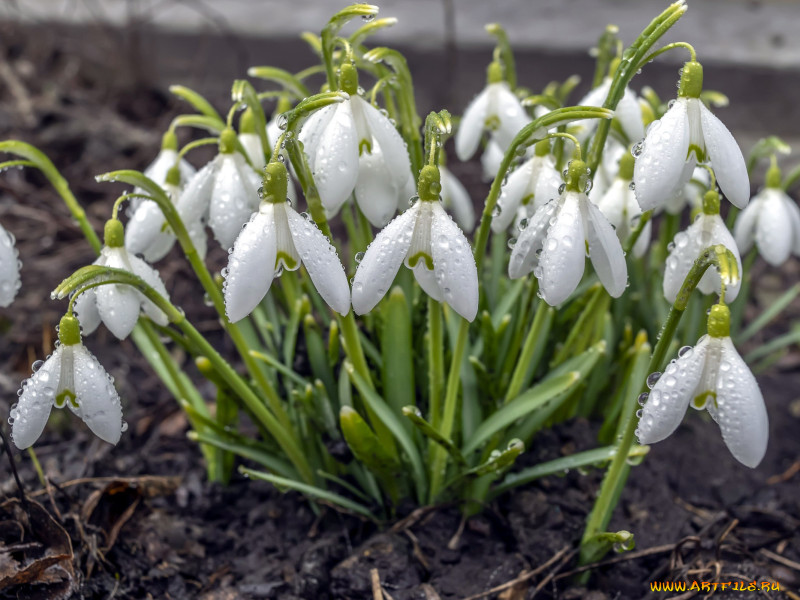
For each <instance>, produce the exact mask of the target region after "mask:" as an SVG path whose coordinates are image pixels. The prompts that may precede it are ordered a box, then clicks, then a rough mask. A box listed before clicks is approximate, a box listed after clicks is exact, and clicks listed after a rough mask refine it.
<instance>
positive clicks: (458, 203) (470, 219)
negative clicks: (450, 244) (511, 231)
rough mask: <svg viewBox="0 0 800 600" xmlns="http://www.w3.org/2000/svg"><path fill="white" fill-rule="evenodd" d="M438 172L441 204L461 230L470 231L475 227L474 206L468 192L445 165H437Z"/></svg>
mask: <svg viewBox="0 0 800 600" xmlns="http://www.w3.org/2000/svg"><path fill="white" fill-rule="evenodd" d="M439 173H440V174H441V176H442V205H443V206H444V207H445V208H447V209H449V210H450V212H452V213H453V217H455V220H456V223H458V226H459V227H460V228H461V229H462V230H464V231H466V232H467V233H469V232H471V231H472V230H473V229H474V228H475V207H474V206H473V205H472V198H470V197H469V192H467V190H466V188H465V187H464V186H463V185H462V184H461V182H460V181H459V180H458V178H457V177H456V176H455V175H453V173H451V172H450V169H448V168H447V167H446V166H444V165H439ZM412 195H413V192H412Z"/></svg>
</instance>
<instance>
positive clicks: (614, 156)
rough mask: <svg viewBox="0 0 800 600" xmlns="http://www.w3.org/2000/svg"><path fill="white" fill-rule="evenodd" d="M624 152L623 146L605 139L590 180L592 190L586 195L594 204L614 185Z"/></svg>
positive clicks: (612, 140) (625, 150)
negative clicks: (600, 155)
mask: <svg viewBox="0 0 800 600" xmlns="http://www.w3.org/2000/svg"><path fill="white" fill-rule="evenodd" d="M626 152H627V149H626V148H625V146H623V145H622V144H620V143H619V142H617V141H615V140H614V139H613V138H612V137H611V136H609V137H608V138H607V139H606V145H605V147H604V148H603V156H602V158H601V160H600V164H599V165H598V167H597V171H596V172H595V174H594V179H592V189H591V190H589V192H588V193H587V194H586V195H587V196H589V199H590V200H591V201H592V202H594V203H595V204H598V203H599V202H600V199H601V198H602V197H603V196H604V195H605V193H606V192H607V191H608V188H610V187H611V184H612V183H614V179H615V178H616V177H617V175H618V174H619V162H620V160H622V156H623V155H624V154H625V153H626Z"/></svg>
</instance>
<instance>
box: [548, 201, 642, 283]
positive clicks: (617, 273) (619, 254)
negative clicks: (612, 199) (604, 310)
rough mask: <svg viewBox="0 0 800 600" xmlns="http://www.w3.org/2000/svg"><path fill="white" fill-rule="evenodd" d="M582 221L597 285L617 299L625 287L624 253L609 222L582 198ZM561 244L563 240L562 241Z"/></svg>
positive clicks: (625, 266)
mask: <svg viewBox="0 0 800 600" xmlns="http://www.w3.org/2000/svg"><path fill="white" fill-rule="evenodd" d="M582 204H583V207H584V209H585V210H586V214H585V215H584V220H585V222H586V233H587V236H588V241H589V258H591V260H592V265H593V266H594V270H595V271H596V272H597V276H598V277H599V278H600V283H602V284H603V287H605V288H606V290H607V291H608V293H609V294H611V296H612V297H613V298H619V297H620V296H621V295H622V293H623V292H624V291H625V288H626V287H627V285H628V264H627V263H626V262H625V253H624V252H623V250H622V245H621V244H620V242H619V238H618V237H617V234H616V232H615V231H614V228H613V227H611V223H609V222H608V220H607V219H606V218H605V217H604V216H603V213H602V212H600V209H599V208H597V207H596V206H595V205H594V204H593V203H592V202H591V200H589V199H588V198H586V197H584V198H583V199H582ZM562 243H563V241H562Z"/></svg>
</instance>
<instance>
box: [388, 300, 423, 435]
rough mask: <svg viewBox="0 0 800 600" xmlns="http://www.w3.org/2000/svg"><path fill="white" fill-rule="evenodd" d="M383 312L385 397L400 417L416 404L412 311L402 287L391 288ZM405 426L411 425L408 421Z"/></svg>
mask: <svg viewBox="0 0 800 600" xmlns="http://www.w3.org/2000/svg"><path fill="white" fill-rule="evenodd" d="M381 313H382V316H383V327H382V328H381V354H382V356H383V369H382V371H383V395H384V398H385V399H386V402H387V404H388V405H389V406H390V407H391V408H392V409H393V410H394V411H395V413H396V414H398V415H399V414H400V412H401V411H402V410H403V407H404V406H406V405H408V404H414V401H415V397H416V394H415V387H414V358H413V351H414V349H413V347H412V336H411V312H410V311H409V309H408V302H407V301H406V296H405V294H404V293H403V289H402V288H401V287H399V286H395V287H394V288H392V290H391V292H389V296H388V298H386V300H385V301H384V303H383V304H382V306H381ZM405 424H406V425H408V423H407V422H405ZM407 429H410V427H407Z"/></svg>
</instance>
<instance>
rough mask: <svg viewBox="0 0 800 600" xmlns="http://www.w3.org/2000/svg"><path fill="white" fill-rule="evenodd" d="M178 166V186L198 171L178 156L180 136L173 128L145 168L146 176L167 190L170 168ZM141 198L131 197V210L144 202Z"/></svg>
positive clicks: (139, 191)
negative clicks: (178, 136)
mask: <svg viewBox="0 0 800 600" xmlns="http://www.w3.org/2000/svg"><path fill="white" fill-rule="evenodd" d="M173 167H177V168H178V171H179V172H180V177H179V179H178V184H177V185H178V186H179V187H183V185H184V184H185V183H186V182H187V181H189V180H190V179H191V178H192V177H193V176H194V174H195V173H196V172H197V171H196V169H195V168H194V167H193V166H192V165H191V164H190V163H189V161H187V160H186V159H185V158H179V157H178V138H177V136H176V135H175V132H174V131H172V130H171V129H170V130H168V131H167V132H166V133H165V134H164V137H163V138H162V139H161V149H160V150H159V151H158V154H157V155H156V157H155V158H154V159H153V162H151V163H150V164H149V165H148V166H147V168H145V170H144V175H145V177H147V178H149V179H152V180H153V181H155V182H156V183H157V184H158V185H160V186H162V187H163V188H164V189H165V190H166V189H167V188H166V184H167V180H168V178H169V170H170V169H172V168H173ZM134 193H137V194H142V193H143V191H142V190H139V189H137V190H134ZM142 201H143V200H142V199H141V198H136V197H134V198H131V210H132V211H135V210H136V209H137V208H139V204H141V203H142Z"/></svg>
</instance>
